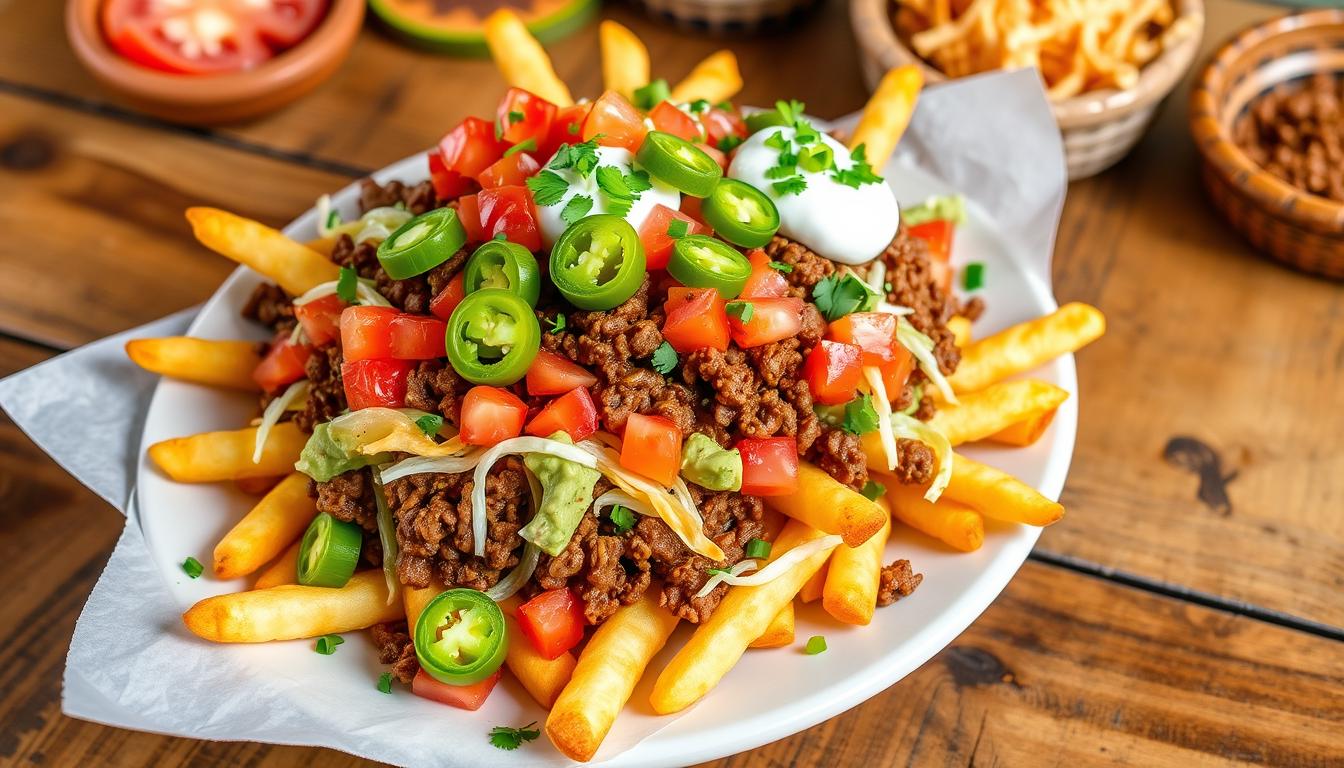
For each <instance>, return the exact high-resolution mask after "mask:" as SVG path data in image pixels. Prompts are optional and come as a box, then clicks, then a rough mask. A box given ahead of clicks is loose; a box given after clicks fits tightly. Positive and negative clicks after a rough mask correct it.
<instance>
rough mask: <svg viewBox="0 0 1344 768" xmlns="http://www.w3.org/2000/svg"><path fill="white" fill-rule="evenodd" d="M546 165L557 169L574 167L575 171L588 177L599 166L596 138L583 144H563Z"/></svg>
mask: <svg viewBox="0 0 1344 768" xmlns="http://www.w3.org/2000/svg"><path fill="white" fill-rule="evenodd" d="M546 167H547V168H554V169H556V170H562V169H564V168H573V169H574V172H575V173H577V174H579V175H580V176H582V177H584V178H587V177H588V176H590V175H591V174H592V172H593V169H594V168H596V167H597V140H596V138H593V139H589V140H588V141H585V142H583V143H581V144H561V145H560V148H559V149H557V150H556V151H555V156H554V157H552V158H551V161H550V162H549V163H547V164H546Z"/></svg>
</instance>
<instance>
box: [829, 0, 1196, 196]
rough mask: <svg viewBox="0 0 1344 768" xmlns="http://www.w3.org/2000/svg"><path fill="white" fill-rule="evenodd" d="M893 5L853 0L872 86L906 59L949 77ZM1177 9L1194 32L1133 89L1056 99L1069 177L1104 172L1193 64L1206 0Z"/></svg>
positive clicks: (932, 77)
mask: <svg viewBox="0 0 1344 768" xmlns="http://www.w3.org/2000/svg"><path fill="white" fill-rule="evenodd" d="M891 7H892V4H891V0H850V22H851V23H852V25H853V27H854V37H855V38H856V39H857V40H858V43H859V56H860V58H861V61H860V63H861V64H862V66H863V74H864V79H866V80H867V81H868V87H869V88H873V87H875V86H876V85H877V81H878V80H880V79H881V77H882V75H883V74H885V73H886V72H887V70H889V69H891V68H892V67H896V66H900V65H902V64H915V65H917V66H919V68H920V69H921V70H923V72H924V80H925V82H930V83H939V82H943V81H945V80H947V76H946V75H944V74H943V73H942V72H940V71H939V70H938V69H936V68H934V67H933V66H932V65H930V64H929V63H928V62H926V61H924V59H922V58H920V56H919V55H918V54H916V53H915V52H914V51H913V50H911V49H910V47H909V46H907V45H906V44H905V43H904V42H903V41H902V40H901V39H900V36H899V35H897V34H896V30H895V28H894V27H893V26H892V22H891ZM1177 9H1178V13H1179V15H1180V16H1182V17H1189V18H1190V19H1191V20H1192V22H1190V23H1192V25H1193V30H1192V33H1191V34H1189V35H1187V36H1185V37H1184V38H1182V39H1181V40H1180V41H1179V42H1177V44H1176V45H1174V46H1172V47H1171V48H1168V49H1166V50H1164V51H1163V52H1162V53H1161V54H1160V55H1159V56H1158V57H1157V58H1156V59H1154V60H1152V61H1150V62H1148V64H1147V65H1145V66H1144V68H1143V70H1142V71H1141V72H1140V73H1139V81H1138V83H1137V84H1135V86H1134V87H1133V88H1127V89H1125V90H1123V91H1122V90H1115V89H1108V90H1102V91H1090V92H1088V93H1082V94H1079V95H1077V96H1074V97H1072V98H1069V99H1064V100H1062V101H1057V102H1054V104H1053V106H1054V111H1055V121H1056V122H1058V123H1059V130H1060V133H1061V134H1062V135H1063V138H1064V152H1065V154H1066V155H1067V158H1068V164H1069V178H1070V179H1083V178H1087V177H1088V176H1092V175H1094V174H1097V173H1100V172H1101V171H1104V170H1106V169H1107V168H1109V167H1111V166H1112V165H1114V164H1115V163H1117V162H1118V161H1119V160H1120V159H1121V158H1122V157H1124V156H1125V155H1126V154H1128V153H1129V150H1131V149H1133V148H1134V145H1135V144H1137V143H1138V141H1139V139H1140V138H1142V137H1143V133H1144V131H1146V130H1147V128H1148V124H1149V123H1150V122H1152V119H1153V115H1154V114H1155V113H1156V112H1157V107H1158V105H1159V104H1161V102H1162V100H1163V99H1164V98H1166V97H1167V95H1168V94H1169V93H1171V91H1172V90H1173V89H1174V88H1175V87H1176V84H1177V83H1178V82H1180V80H1181V78H1182V77H1184V76H1185V73H1186V72H1187V71H1188V70H1189V69H1190V65H1191V64H1192V63H1193V62H1194V60H1195V53H1196V52H1197V51H1198V50H1199V43H1200V39H1201V38H1202V37H1203V36H1204V2H1203V0H1178V2H1177Z"/></svg>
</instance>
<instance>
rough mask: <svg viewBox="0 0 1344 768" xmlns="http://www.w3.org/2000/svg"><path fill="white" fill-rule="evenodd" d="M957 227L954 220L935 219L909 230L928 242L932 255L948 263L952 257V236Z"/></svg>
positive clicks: (913, 234)
mask: <svg viewBox="0 0 1344 768" xmlns="http://www.w3.org/2000/svg"><path fill="white" fill-rule="evenodd" d="M956 229H957V225H956V223H955V222H953V221H950V220H948V219H934V220H933V221H926V222H924V223H923V224H916V225H915V226H913V227H910V228H909V229H908V230H907V231H908V232H909V233H910V234H911V235H912V236H914V237H918V238H919V239H920V240H923V241H924V242H925V243H927V244H928V246H929V255H930V256H932V257H933V258H934V259H937V260H938V261H941V262H943V263H947V262H948V261H950V260H951V258H952V236H953V234H955V233H956Z"/></svg>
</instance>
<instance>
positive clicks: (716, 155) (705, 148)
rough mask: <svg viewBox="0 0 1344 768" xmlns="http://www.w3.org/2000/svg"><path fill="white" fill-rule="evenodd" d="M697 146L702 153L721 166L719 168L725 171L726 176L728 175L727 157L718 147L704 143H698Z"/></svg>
mask: <svg viewBox="0 0 1344 768" xmlns="http://www.w3.org/2000/svg"><path fill="white" fill-rule="evenodd" d="M695 146H696V147H698V148H699V149H700V151H701V152H704V153H705V154H706V155H709V156H710V157H712V158H713V159H714V162H716V163H718V164H719V167H720V168H722V169H723V172H724V173H725V174H727V173H728V156H727V155H725V154H724V153H723V152H721V151H719V149H718V148H717V147H711V146H710V145H708V144H705V143H704V142H696V144H695Z"/></svg>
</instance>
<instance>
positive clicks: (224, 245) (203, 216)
mask: <svg viewBox="0 0 1344 768" xmlns="http://www.w3.org/2000/svg"><path fill="white" fill-rule="evenodd" d="M187 221H189V222H191V230H192V233H193V234H195V235H196V239H197V240H199V241H200V243H201V245H204V246H205V247H206V248H209V249H210V250H212V251H214V252H215V253H218V254H220V255H221V256H227V257H229V258H230V259H233V260H234V261H236V262H238V263H239V264H244V265H246V266H249V267H251V268H252V269H254V270H256V271H257V272H260V273H261V274H262V275H264V276H265V277H267V278H269V279H270V280H274V281H275V282H276V283H278V284H279V285H280V287H281V288H284V289H285V292H286V293H289V294H290V295H291V296H298V295H300V294H302V293H304V292H306V291H307V290H308V289H309V288H312V287H313V286H315V285H318V284H319V283H327V282H331V281H332V280H335V279H336V278H338V277H340V276H341V269H340V267H338V266H336V265H335V264H333V263H332V262H330V261H328V260H327V258H326V257H325V256H323V255H322V254H320V253H318V252H317V251H314V250H313V249H311V248H309V247H308V246H306V245H304V244H303V243H296V242H294V241H293V240H290V239H289V238H288V237H286V236H285V234H284V233H283V232H280V231H279V230H276V229H271V228H270V227H268V226H266V225H265V224H262V223H261V222H257V221H253V220H251V219H245V218H243V217H242V216H238V215H236V214H232V213H229V212H228V211H221V210H219V209H218V208H188V209H187Z"/></svg>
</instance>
